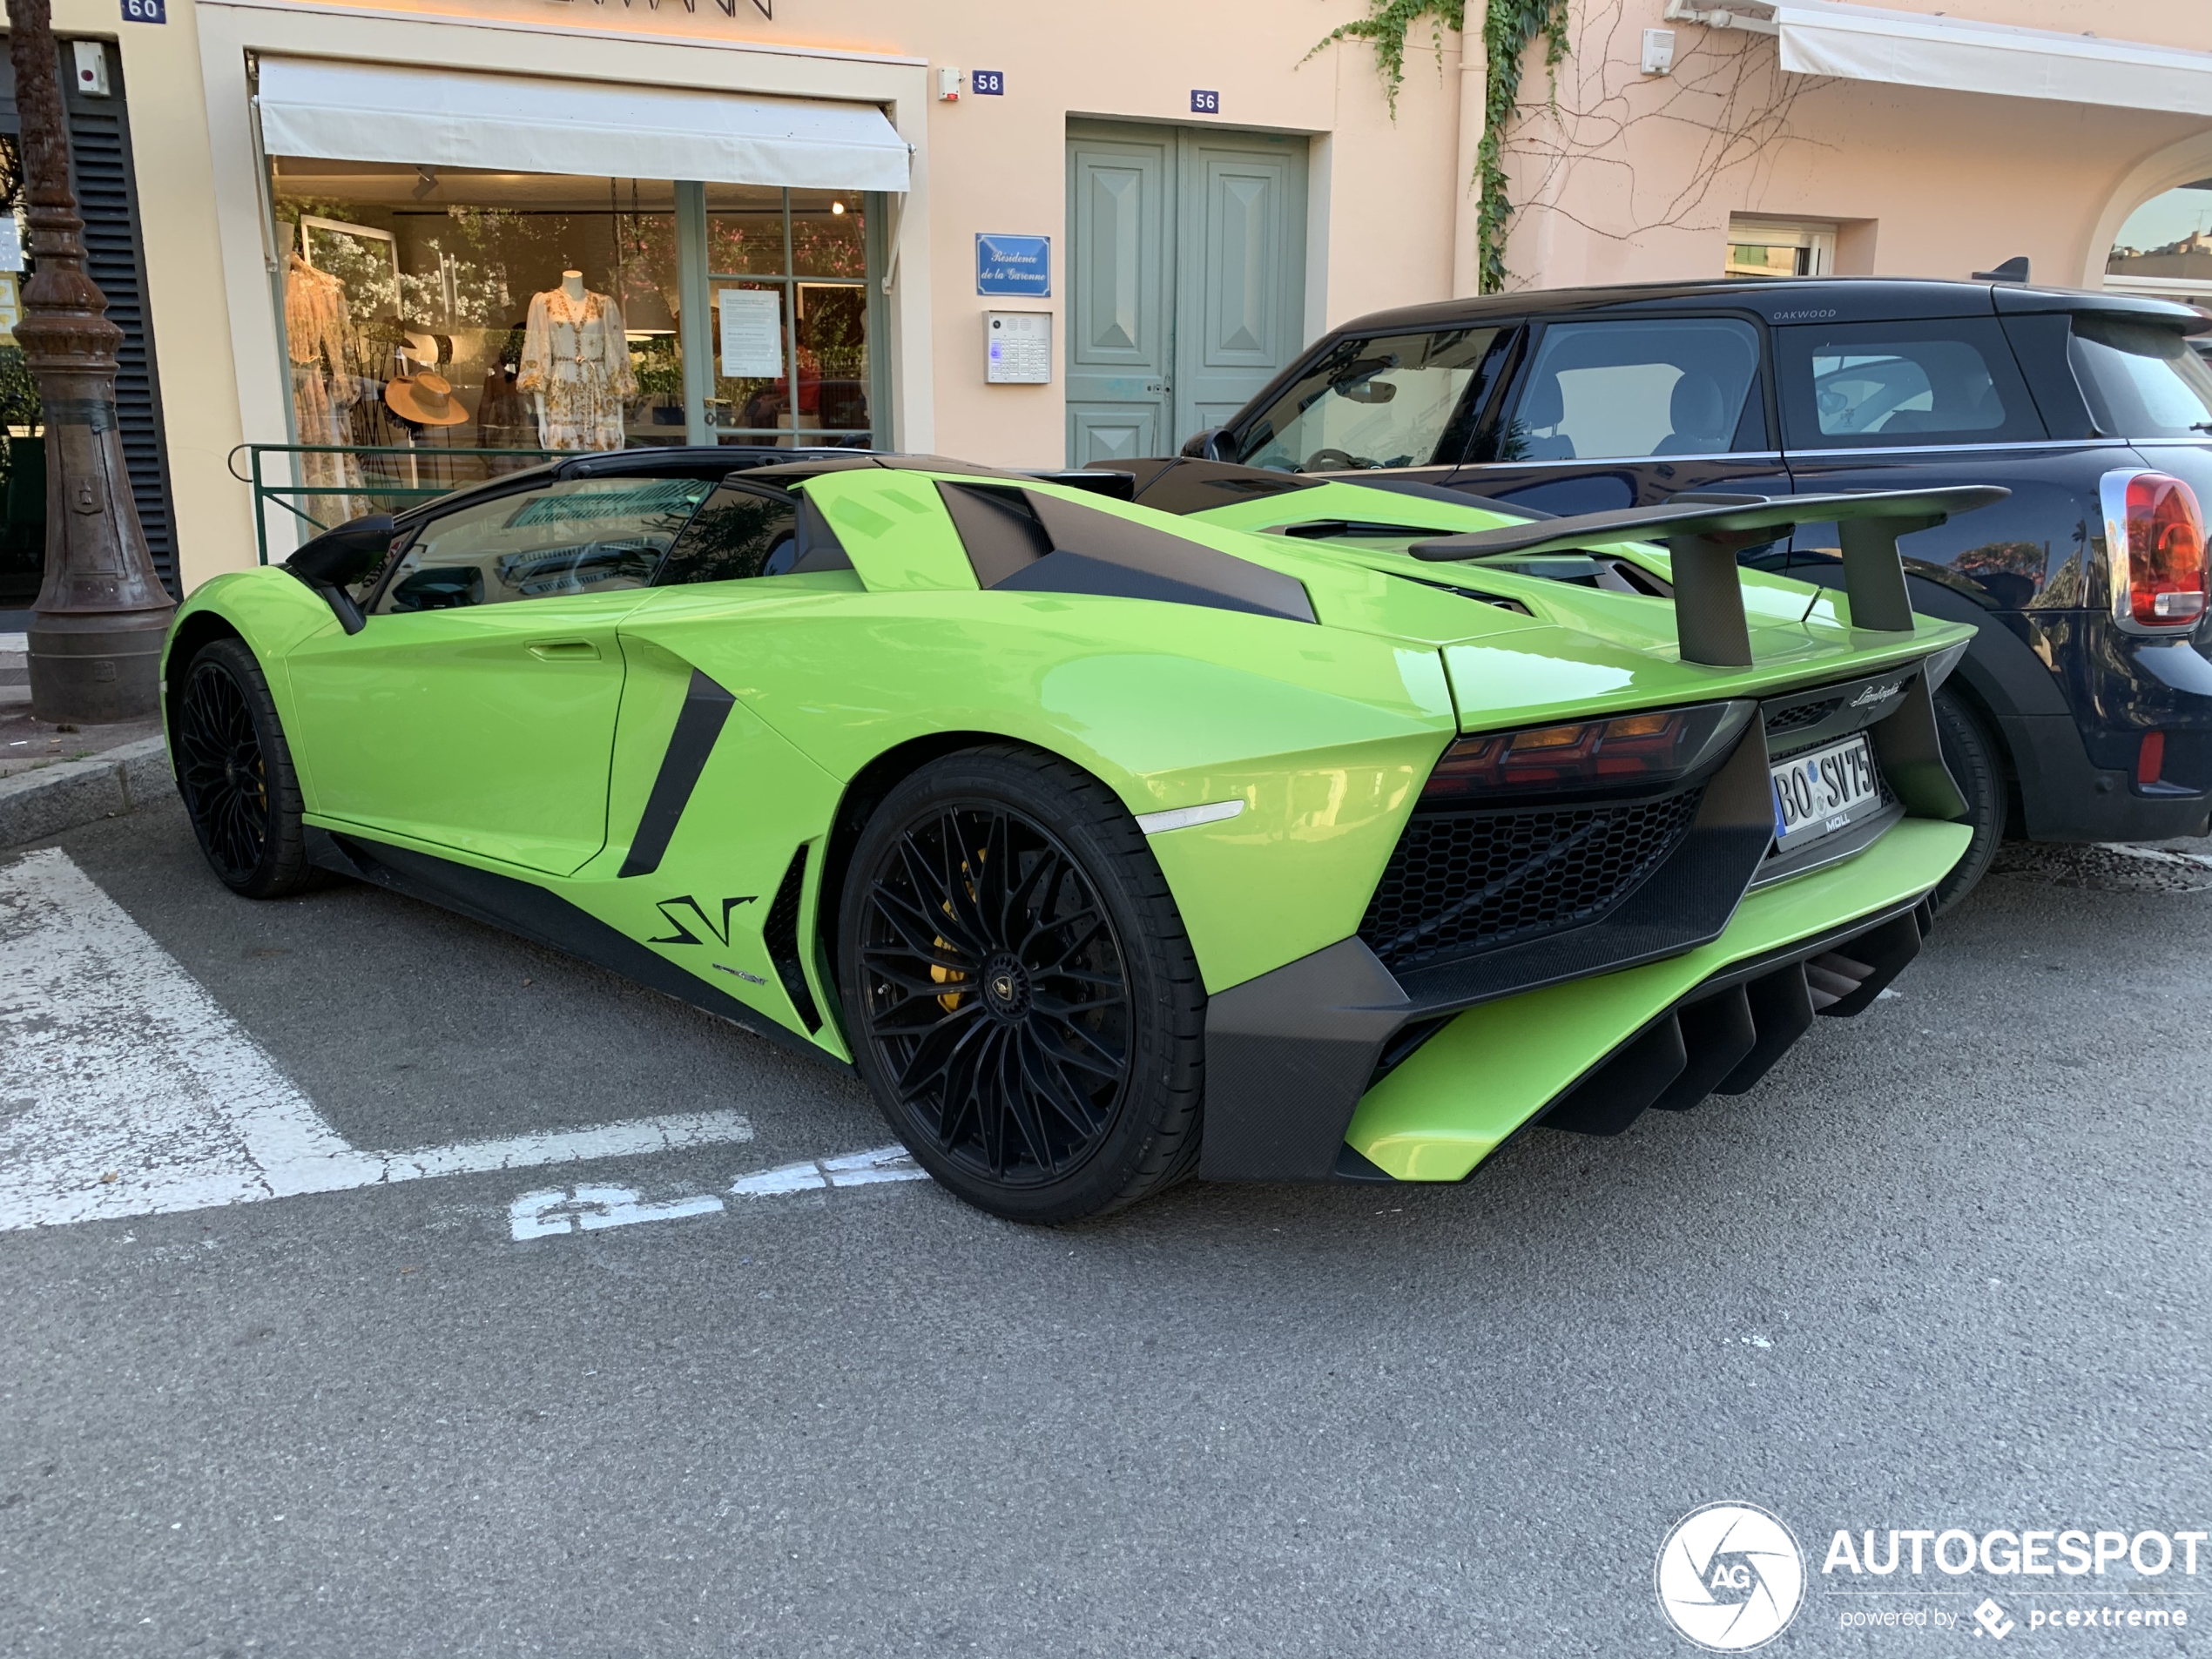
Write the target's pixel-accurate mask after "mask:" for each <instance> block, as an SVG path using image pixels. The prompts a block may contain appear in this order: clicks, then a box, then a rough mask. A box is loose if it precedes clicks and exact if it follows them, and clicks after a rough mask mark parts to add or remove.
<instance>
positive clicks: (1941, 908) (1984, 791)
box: [1935, 691, 2006, 915]
mask: <svg viewBox="0 0 2212 1659" xmlns="http://www.w3.org/2000/svg"><path fill="white" fill-rule="evenodd" d="M1935 718H1936V735H1937V737H1938V738H1939V739H1940V740H1941V742H1942V745H1943V764H1944V765H1946V766H1947V767H1948V768H1950V771H1951V777H1952V781H1953V782H1955V783H1956V784H1957V785H1958V786H1959V793H1960V794H1962V795H1964V796H1966V817H1965V818H1964V819H1961V820H1959V821H1960V822H1962V823H1964V824H1966V826H1968V827H1969V828H1971V829H1972V830H1973V833H1974V838H1973V840H1971V841H1969V842H1967V843H1966V854H1965V856H1964V857H1962V858H1960V859H1959V862H1958V863H1956V864H1954V865H1952V867H1951V873H1949V874H1948V875H1946V876H1945V877H1944V878H1943V880H1940V881H1939V882H1937V883H1936V890H1935V913H1936V914H1938V915H1941V914H1944V912H1946V911H1947V910H1950V909H1952V908H1953V907H1955V906H1956V905H1957V904H1958V902H1959V900H1961V899H1963V898H1965V897H1966V895H1967V894H1969V893H1971V892H1973V889H1974V884H1975V883H1976V882H1978V881H1979V880H1981V879H1982V877H1983V875H1984V874H1986V873H1987V871H1988V869H1989V861H1990V860H1992V859H1993V858H1995V857H1996V856H1997V846H1998V843H2000V841H2002V840H2004V839H2005V809H2006V792H2005V771H2004V767H2003V766H2002V765H2000V763H1999V761H1998V758H1997V757H1998V752H1997V739H1996V738H1993V737H1992V736H1991V735H1990V732H1989V726H1988V725H1987V723H1986V721H1984V719H1983V718H1982V717H1981V716H1980V715H1979V713H1977V712H1976V711H1974V708H1973V705H1971V704H1969V703H1967V702H1966V701H1965V700H1964V699H1963V698H1958V697H1954V696H1952V694H1951V693H1950V692H1949V691H1938V692H1937V693H1936V694H1935Z"/></svg>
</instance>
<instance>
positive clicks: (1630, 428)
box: [1497, 317, 1759, 461]
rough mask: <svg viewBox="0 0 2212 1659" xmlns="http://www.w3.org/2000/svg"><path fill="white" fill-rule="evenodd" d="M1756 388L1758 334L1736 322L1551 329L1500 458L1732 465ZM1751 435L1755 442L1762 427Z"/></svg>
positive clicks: (1578, 324)
mask: <svg viewBox="0 0 2212 1659" xmlns="http://www.w3.org/2000/svg"><path fill="white" fill-rule="evenodd" d="M1758 383H1759V336H1758V331H1757V329H1755V328H1753V327H1751V325H1750V323H1748V322H1743V321H1741V320H1737V319H1736V318H1733V317H1694V318H1692V317H1685V318H1682V319H1680V320H1666V321H1657V322H1566V323H1554V324H1553V325H1552V326H1551V327H1548V328H1546V329H1545V330H1544V334H1543V338H1542V339H1541V341H1538V342H1537V346H1536V352H1535V356H1534V359H1533V361H1531V362H1530V363H1529V366H1528V373H1527V374H1526V375H1525V376H1523V377H1522V380H1521V391H1520V395H1519V397H1518V398H1517V400H1516V401H1515V402H1514V409H1513V415H1512V418H1511V419H1510V420H1509V421H1507V425H1506V428H1505V431H1504V433H1503V434H1502V435H1501V438H1500V440H1499V443H1498V456H1497V458H1498V459H1499V460H1500V461H1597V460H1606V461H1611V460H1633V459H1635V458H1637V457H1640V456H1644V455H1727V454H1729V453H1730V452H1731V451H1733V450H1734V449H1736V448H1737V430H1738V428H1743V427H1744V426H1745V425H1746V422H1745V421H1744V419H1743V415H1744V408H1745V405H1746V404H1747V403H1750V402H1751V401H1753V400H1754V399H1756V398H1757V395H1758ZM1749 426H1750V431H1752V432H1754V433H1756V432H1757V429H1758V426H1759V423H1758V422H1757V421H1751V422H1750V423H1749ZM1755 441H1756V440H1755Z"/></svg>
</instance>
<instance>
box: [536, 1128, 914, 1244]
mask: <svg viewBox="0 0 2212 1659" xmlns="http://www.w3.org/2000/svg"><path fill="white" fill-rule="evenodd" d="M928 1178H929V1171H928V1170H925V1169H923V1168H922V1167H921V1165H920V1164H918V1163H915V1162H914V1158H913V1157H912V1156H911V1155H910V1154H909V1153H908V1152H907V1149H906V1148H905V1147H903V1146H879V1147H876V1148H875V1149H873V1150H871V1151H867V1152H847V1153H846V1154H845V1155H844V1156H843V1157H833V1158H809V1159H807V1160H806V1162H805V1163H784V1164H779V1165H778V1166H777V1167H776V1168H774V1169H772V1170H761V1171H760V1172H759V1174H757V1175H745V1176H739V1177H738V1178H737V1179H736V1180H735V1181H732V1183H731V1184H730V1190H731V1192H732V1193H733V1194H735V1195H736V1196H737V1197H743V1198H768V1197H782V1196H784V1195H785V1194H786V1193H792V1192H819V1191H820V1190H822V1189H823V1188H825V1187H873V1186H879V1185H880V1184H883V1183H884V1182H886V1181H927V1179H928ZM721 1209H722V1200H721V1199H719V1198H718V1197H715V1196H714V1195H713V1194H712V1193H705V1194H702V1195H701V1196H699V1197H695V1198H672V1199H670V1200H668V1201H667V1202H666V1203H664V1204H644V1203H642V1202H640V1200H639V1198H638V1197H637V1192H636V1191H635V1190H632V1189H631V1188H629V1187H573V1188H562V1187H548V1188H545V1189H544V1190H542V1191H538V1192H525V1193H524V1194H523V1196H522V1197H519V1198H517V1199H516V1200H515V1202H514V1203H513V1204H510V1205H509V1206H508V1211H507V1225H508V1231H509V1233H510V1234H511V1235H512V1236H513V1237H515V1238H547V1237H549V1236H550V1235H551V1234H554V1233H570V1232H587V1233H588V1232H597V1231H599V1230H600V1229H601V1228H603V1227H633V1226H635V1225H637V1224H638V1223H639V1222H641V1221H675V1220H677V1219H678V1218H679V1217H685V1216H711V1215H714V1214H716V1213H718V1211H720V1210H721Z"/></svg>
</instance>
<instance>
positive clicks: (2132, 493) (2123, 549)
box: [2106, 472, 2212, 631]
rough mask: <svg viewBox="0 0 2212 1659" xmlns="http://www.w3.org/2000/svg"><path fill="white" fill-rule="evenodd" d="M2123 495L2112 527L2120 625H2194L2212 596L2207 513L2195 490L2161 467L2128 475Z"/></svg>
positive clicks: (2115, 609)
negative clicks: (2161, 469) (2160, 470)
mask: <svg viewBox="0 0 2212 1659" xmlns="http://www.w3.org/2000/svg"><path fill="white" fill-rule="evenodd" d="M2126 478H2127V491H2126V496H2125V497H2124V500H2123V501H2122V502H2111V500H2110V497H2111V496H2112V495H2113V494H2115V493H2117V492H2114V491H2110V490H2107V503H2108V504H2107V510H2106V516H2107V523H2109V522H2110V520H2111V519H2112V517H2113V513H2112V511H2111V509H2112V507H2114V506H2118V507H2120V508H2121V512H2120V514H2119V521H2120V522H2119V523H2118V524H2116V525H2114V526H2113V527H2112V529H2113V532H2114V534H2113V535H2112V539H2113V540H2114V546H2113V548H2112V550H2111V556H2112V577H2113V590H2114V591H2113V601H2114V604H2113V614H2114V616H2115V617H2118V618H2119V620H2120V622H2121V625H2122V626H2128V625H2130V624H2132V625H2133V626H2134V627H2135V628H2138V629H2155V630H2158V631H2165V630H2167V629H2174V630H2176V631H2179V630H2183V629H2188V628H2194V627H2195V625H2196V624H2197V623H2198V621H2199V620H2200V619H2201V618H2202V617H2203V615H2204V611H2205V605H2206V601H2207V598H2208V597H2209V596H2212V581H2209V580H2208V577H2209V576H2212V572H2208V570H2207V567H2206V558H2205V543H2204V513H2203V510H2202V509H2201V508H2200V507H2198V505H2197V502H2196V492H2195V491H2194V490H2192V489H2190V488H2189V487H2188V485H2187V484H2185V483H2183V482H2182V481H2181V480H2180V479H2178V478H2171V477H2168V475H2166V474H2164V473H2162V472H2138V473H2130V474H2128V475H2126Z"/></svg>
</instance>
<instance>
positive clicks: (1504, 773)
mask: <svg viewBox="0 0 2212 1659" xmlns="http://www.w3.org/2000/svg"><path fill="white" fill-rule="evenodd" d="M1756 709H1757V705H1756V704H1752V703H1707V704H1704V705H1701V706H1699V707H1696V708H1689V709H1661V710H1656V711H1653V712H1651V713H1649V714H1620V715H1615V716H1614V717H1613V718H1610V719H1606V720H1579V721H1576V722H1574V723H1573V724H1571V725H1540V726H1528V727H1525V728H1523V729H1522V730H1521V731H1518V732H1485V733H1482V734H1481V735H1480V736H1476V737H1471V738H1460V740H1459V741H1458V742H1457V743H1454V744H1453V745H1452V746H1451V747H1450V748H1448V749H1447V750H1446V751H1445V752H1444V758H1443V759H1441V760H1439V761H1438V762H1437V763H1436V770H1435V771H1434V772H1431V773H1430V774H1429V779H1428V786H1427V787H1426V789H1424V790H1423V791H1422V792H1421V805H1423V806H1479V805H1480V804H1482V803H1483V802H1484V801H1486V800H1487V799H1495V798H1497V797H1501V796H1514V795H1540V794H1541V795H1553V794H1587V793H1590V792H1605V793H1608V794H1611V793H1620V794H1631V795H1633V794H1640V793H1644V792H1649V791H1650V790H1652V789H1655V788H1658V787H1661V786H1664V785H1667V784H1670V783H1673V782H1675V781H1676V779H1682V778H1684V777H1687V776H1689V774H1690V773H1691V772H1696V770H1698V768H1700V767H1701V766H1703V765H1705V764H1706V763H1707V762H1708V761H1710V760H1713V759H1717V758H1718V757H1719V756H1720V755H1721V754H1722V753H1723V752H1725V751H1726V750H1727V749H1728V748H1729V747H1730V745H1732V744H1733V743H1734V741H1735V739H1736V738H1737V737H1738V736H1740V735H1741V734H1742V732H1743V728H1744V726H1745V725H1747V724H1749V722H1750V718H1751V715H1752V713H1753V712H1754V711H1755V710H1756Z"/></svg>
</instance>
